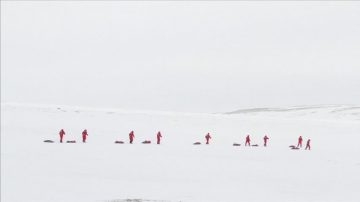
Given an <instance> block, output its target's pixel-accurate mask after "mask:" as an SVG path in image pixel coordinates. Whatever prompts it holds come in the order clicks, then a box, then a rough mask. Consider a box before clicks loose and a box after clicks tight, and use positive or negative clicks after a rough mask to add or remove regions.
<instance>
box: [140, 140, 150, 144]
mask: <svg viewBox="0 0 360 202" xmlns="http://www.w3.org/2000/svg"><path fill="white" fill-rule="evenodd" d="M142 143H143V144H151V141H150V140H145V141H143V142H142Z"/></svg>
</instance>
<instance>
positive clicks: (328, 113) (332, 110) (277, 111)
mask: <svg viewBox="0 0 360 202" xmlns="http://www.w3.org/2000/svg"><path fill="white" fill-rule="evenodd" d="M1 108H2V109H5V110H6V109H17V110H18V109H24V110H39V111H48V112H56V111H59V112H73V113H83V112H100V113H101V112H103V113H106V114H144V115H146V114H151V115H176V116H179V115H180V116H181V115H183V116H186V115H199V116H201V115H206V116H209V115H213V116H223V115H226V116H228V115H232V116H246V117H249V118H251V117H264V118H300V119H317V120H360V106H358V105H312V106H293V107H277V108H266V107H264V108H248V109H239V110H236V111H231V112H226V113H190V112H170V111H151V110H129V109H120V108H94V107H84V106H66V105H44V104H24V103H1Z"/></svg>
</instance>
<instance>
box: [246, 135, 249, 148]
mask: <svg viewBox="0 0 360 202" xmlns="http://www.w3.org/2000/svg"><path fill="white" fill-rule="evenodd" d="M246 145H248V146H250V135H247V136H246V140H245V146H246Z"/></svg>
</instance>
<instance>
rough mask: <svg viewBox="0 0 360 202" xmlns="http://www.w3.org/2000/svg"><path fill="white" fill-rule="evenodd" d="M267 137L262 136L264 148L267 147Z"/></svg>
mask: <svg viewBox="0 0 360 202" xmlns="http://www.w3.org/2000/svg"><path fill="white" fill-rule="evenodd" d="M268 139H269V137H268V136H267V135H265V136H264V147H266V146H267V141H268Z"/></svg>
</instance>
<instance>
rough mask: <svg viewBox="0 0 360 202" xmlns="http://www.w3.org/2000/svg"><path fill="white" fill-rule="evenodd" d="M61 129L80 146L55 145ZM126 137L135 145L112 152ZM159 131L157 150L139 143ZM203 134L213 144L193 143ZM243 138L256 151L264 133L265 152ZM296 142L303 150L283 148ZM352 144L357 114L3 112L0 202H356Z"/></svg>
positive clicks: (359, 134)
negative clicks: (84, 137) (305, 144)
mask: <svg viewBox="0 0 360 202" xmlns="http://www.w3.org/2000/svg"><path fill="white" fill-rule="evenodd" d="M61 128H64V129H65V132H66V135H65V140H76V141H78V143H76V144H65V143H64V144H60V143H58V131H59V130H60V129H61ZM85 128H86V129H87V130H88V132H89V138H88V143H86V144H83V143H79V142H80V140H81V132H82V130H83V129H85ZM130 130H134V131H135V144H133V145H129V144H127V143H126V144H124V145H119V144H114V141H115V140H123V141H126V142H127V140H128V133H129V131H130ZM158 130H160V131H161V132H162V134H163V136H164V138H163V144H161V145H155V144H151V145H144V144H141V141H143V140H146V139H149V140H152V141H153V142H154V141H155V135H156V132H157V131H158ZM207 132H210V133H211V134H212V136H213V139H212V140H211V145H200V146H194V145H192V143H193V142H196V141H201V142H204V136H205V134H206V133H207ZM248 133H249V134H250V135H251V137H252V141H253V143H258V144H261V143H262V137H263V136H264V134H268V136H269V137H270V143H269V147H267V148H264V147H258V148H256V147H252V148H245V147H243V144H244V139H245V136H246V134H248ZM299 135H302V136H303V137H304V140H305V141H306V140H307V138H311V139H312V147H313V148H312V150H311V151H305V150H303V149H302V150H297V151H295V150H290V149H289V148H288V146H289V145H291V144H296V141H297V138H298V136H299ZM45 139H52V140H55V141H56V143H44V142H43V141H44V140H45ZM235 142H237V143H241V144H242V146H241V147H233V146H232V144H233V143H235ZM359 142H360V108H359V107H356V106H314V107H294V108H282V109H251V110H239V111H236V113H229V114H187V113H165V112H131V111H124V110H114V109H86V108H77V107H58V106H55V107H53V106H30V105H16V104H2V105H1V201H2V202H24V201H26V202H45V201H46V202H50V201H51V202H82V201H84V202H85V201H111V202H115V201H117V202H120V201H172V202H173V201H189V202H190V201H191V202H192V201H204V202H208V201H209V202H212V201H216V202H223V201H225V202H226V201H231V202H232V201H234V202H237V201H245V202H246V201H249V202H252V201H254V202H255V201H256V202H260V201H267V202H268V201H274V202H279V201H286V202H298V201H299V202H300V201H301V202H322V201H326V202H332V201H336V202H344V201H345V202H358V201H360V192H359V187H360V171H359V170H360V157H359V154H360V146H359ZM127 199H132V200H127ZM135 199H138V200H135Z"/></svg>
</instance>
